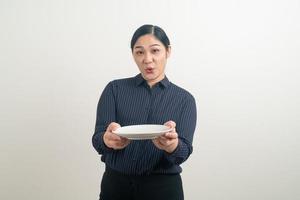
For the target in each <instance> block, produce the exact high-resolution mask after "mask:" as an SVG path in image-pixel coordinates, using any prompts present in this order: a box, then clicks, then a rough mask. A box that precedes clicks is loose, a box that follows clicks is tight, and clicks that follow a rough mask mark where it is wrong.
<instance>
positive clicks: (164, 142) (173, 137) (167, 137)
mask: <svg viewBox="0 0 300 200" xmlns="http://www.w3.org/2000/svg"><path fill="white" fill-rule="evenodd" d="M164 125H166V126H169V127H170V128H171V129H172V130H171V131H170V132H167V133H165V134H164V135H162V136H159V137H158V138H155V139H153V140H152V141H153V143H154V145H155V146H156V147H157V148H159V149H161V150H164V151H166V152H168V153H172V152H173V151H175V149H176V147H177V146H178V134H177V132H176V129H175V127H176V123H175V122H173V121H168V122H166V123H165V124H164Z"/></svg>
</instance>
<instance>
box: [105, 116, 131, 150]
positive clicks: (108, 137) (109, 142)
mask: <svg viewBox="0 0 300 200" xmlns="http://www.w3.org/2000/svg"><path fill="white" fill-rule="evenodd" d="M119 127H121V126H120V124H118V123H115V122H112V123H110V124H109V126H108V127H107V129H106V131H105V133H104V135H103V141H104V143H105V145H106V146H107V147H109V148H112V149H115V150H117V149H123V148H125V147H126V146H127V145H128V144H129V143H130V140H128V139H127V138H124V137H120V136H118V135H116V134H114V133H113V132H112V131H114V130H116V129H117V128H119Z"/></svg>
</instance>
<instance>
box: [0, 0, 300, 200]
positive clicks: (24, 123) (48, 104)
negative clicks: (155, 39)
mask: <svg viewBox="0 0 300 200" xmlns="http://www.w3.org/2000/svg"><path fill="white" fill-rule="evenodd" d="M145 23H151V24H156V25H159V26H161V27H162V28H163V29H164V30H165V31H166V32H167V34H168V35H169V37H170V40H171V44H172V50H173V52H172V55H171V58H170V59H169V62H168V65H167V75H168V77H169V79H170V80H171V81H172V82H174V83H175V84H178V85H180V86H182V87H184V88H185V89H187V90H189V91H190V92H191V93H192V94H193V95H194V97H195V98H196V101H197V108H198V124H197V129H196V132H195V137H194V152H193V154H192V155H191V157H190V159H189V160H188V161H187V162H186V163H184V164H183V165H182V167H183V169H184V171H183V173H182V176H183V181H184V189H185V196H186V199H187V200H282V199H288V200H296V199H299V196H300V190H299V185H300V172H299V171H300V170H299V169H300V159H299V158H300V145H299V142H300V89H299V88H300V69H299V67H300V37H299V36H300V1H299V0H252V1H246V0H244V1H242V0H240V1H238V0H229V1H222V0H211V1H204V0H203V1H191V0H186V1H179V0H178V1H175V0H165V1H164V0H152V1H145V0H143V1H141V0H127V1H121V0H119V1H117V0H109V1H100V0H84V1H83V0H81V1H80V0H47V1H46V0H0V67H1V71H0V81H1V84H0V96H1V98H0V101H1V102H0V134H1V139H0V199H3V200H17V199H26V200H33V199H36V200H38V199H43V200H66V199H72V200H82V199H85V200H88V199H91V200H92V199H98V193H99V191H100V189H99V185H100V180H101V176H102V173H103V169H104V164H103V163H101V162H100V159H99V156H98V155H97V153H96V151H95V150H94V149H93V147H92V144H91V137H92V134H93V131H94V125H95V117H96V106H97V102H98V99H99V96H100V94H101V92H102V90H103V88H104V86H105V85H106V84H107V83H108V82H109V81H110V80H113V79H117V78H124V77H130V76H134V75H136V74H137V73H138V69H137V67H136V65H135V64H134V62H133V59H132V57H131V52H130V48H129V46H130V39H131V36H132V34H133V32H134V31H135V29H136V28H138V27H139V26H140V25H143V24H145Z"/></svg>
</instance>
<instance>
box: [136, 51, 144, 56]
mask: <svg viewBox="0 0 300 200" xmlns="http://www.w3.org/2000/svg"><path fill="white" fill-rule="evenodd" d="M135 53H136V55H143V52H142V51H136V52H135Z"/></svg>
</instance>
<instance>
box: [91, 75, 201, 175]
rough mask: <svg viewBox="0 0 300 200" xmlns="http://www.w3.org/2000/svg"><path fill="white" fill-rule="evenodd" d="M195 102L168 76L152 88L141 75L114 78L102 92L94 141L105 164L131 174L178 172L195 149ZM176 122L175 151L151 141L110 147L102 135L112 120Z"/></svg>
mask: <svg viewBox="0 0 300 200" xmlns="http://www.w3.org/2000/svg"><path fill="white" fill-rule="evenodd" d="M196 117H197V114H196V104H195V99H194V97H193V96H192V95H191V94H190V93H189V92H187V91H186V90H184V89H182V88H180V87H178V86H176V85H175V84H173V83H171V82H170V81H169V80H168V78H167V77H165V78H164V79H163V80H162V81H160V82H159V83H157V84H156V85H154V86H153V87H152V88H150V87H149V85H148V84H147V82H146V81H145V80H144V79H143V77H142V76H141V74H138V75H137V76H135V77H132V78H125V79H119V80H114V81H111V82H110V83H109V84H108V85H107V86H106V87H105V89H104V91H103V92H102V94H101V97H100V100H99V103H98V107H97V118H96V127H95V132H94V135H93V138H92V143H93V146H94V148H95V149H96V151H97V152H98V153H99V154H100V155H101V160H102V161H103V162H105V164H106V166H107V167H109V168H111V169H113V170H116V171H119V172H121V173H124V174H128V175H147V174H178V173H181V171H182V168H181V167H180V164H181V163H183V162H184V161H185V160H186V159H187V158H188V157H189V155H190V154H191V153H192V151H193V147H192V141H193V135H194V131H195V126H196ZM169 120H172V121H174V122H175V123H176V132H177V133H178V138H179V142H178V146H177V148H176V149H175V151H174V152H172V153H167V152H165V151H163V150H160V149H158V148H157V147H156V146H155V145H154V144H153V142H152V140H132V141H131V142H130V144H129V145H128V146H127V147H125V148H124V149H121V150H114V149H111V148H108V147H107V146H106V145H105V144H104V142H103V134H104V132H105V130H106V128H107V127H108V125H109V124H110V123H111V122H117V123H119V124H120V125H121V126H127V125H137V124H164V123H165V122H167V121H169Z"/></svg>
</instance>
